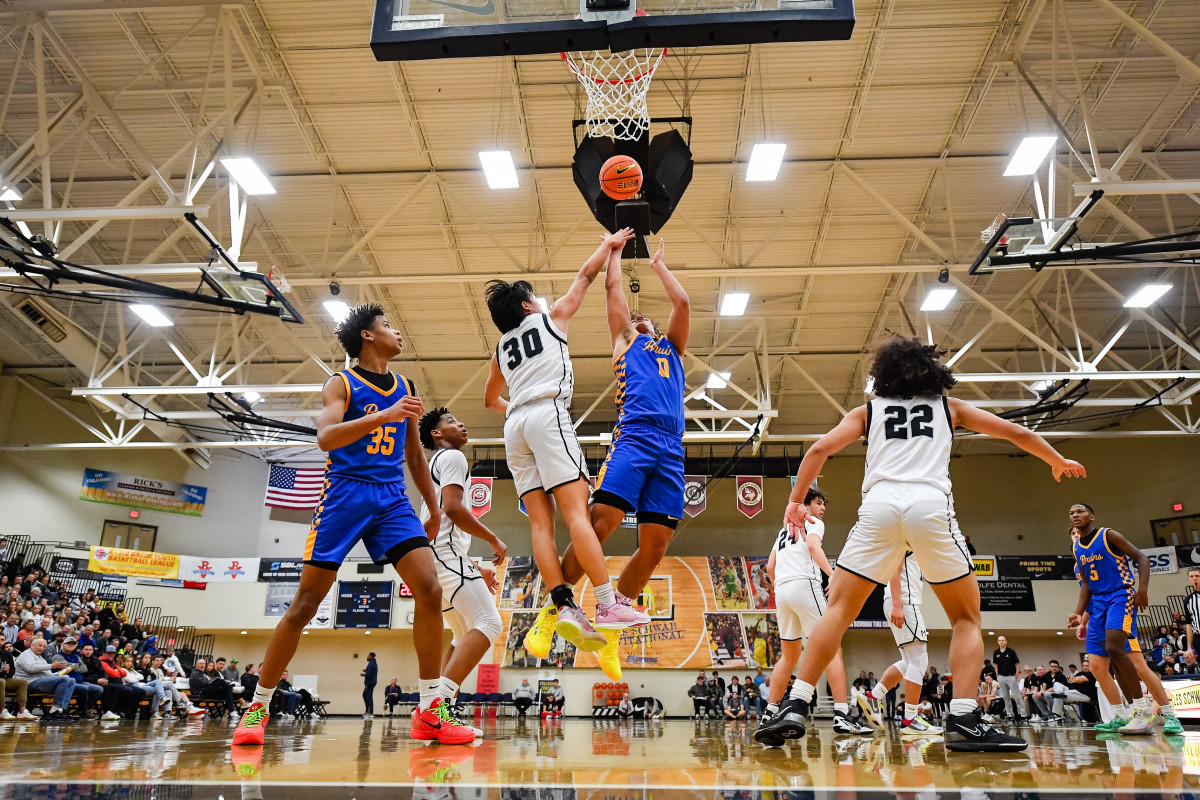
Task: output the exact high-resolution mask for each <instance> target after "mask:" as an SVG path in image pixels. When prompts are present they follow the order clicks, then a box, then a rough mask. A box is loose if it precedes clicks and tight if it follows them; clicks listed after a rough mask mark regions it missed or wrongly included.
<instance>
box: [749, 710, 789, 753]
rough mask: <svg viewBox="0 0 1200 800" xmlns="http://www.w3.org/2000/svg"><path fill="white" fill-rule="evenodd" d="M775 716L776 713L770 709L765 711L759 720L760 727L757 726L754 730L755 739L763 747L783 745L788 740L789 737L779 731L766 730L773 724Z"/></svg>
mask: <svg viewBox="0 0 1200 800" xmlns="http://www.w3.org/2000/svg"><path fill="white" fill-rule="evenodd" d="M777 713H778V712H777ZM775 716H776V714H772V713H771V712H770V711H765V712H763V715H762V717H761V718H760V719H759V720H758V728H756V729H755V731H754V741H756V742H758V743H759V744H761V745H762V746H763V747H767V748H773V747H783V745H784V743H785V742H786V741H787V739H784V738H783V736H781V735H779V734H778V733H772V732H771V731H770V730H764V729H766V728H767V726H768V725H770V724H771V720H772V719H774V718H775Z"/></svg>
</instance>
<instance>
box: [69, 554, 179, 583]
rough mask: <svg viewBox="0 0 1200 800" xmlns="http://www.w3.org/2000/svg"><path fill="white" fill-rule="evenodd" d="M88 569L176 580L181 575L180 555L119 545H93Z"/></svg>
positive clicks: (136, 576) (138, 576) (105, 573)
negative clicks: (125, 547) (128, 548)
mask: <svg viewBox="0 0 1200 800" xmlns="http://www.w3.org/2000/svg"><path fill="white" fill-rule="evenodd" d="M88 569H89V570H91V571H92V572H99V573H101V574H102V575H125V576H128V577H131V578H167V579H168V580H174V579H176V578H178V577H179V556H176V555H171V554H170V553H151V552H148V551H146V550H122V549H121V548H117V547H92V548H91V549H90V551H89V555H88Z"/></svg>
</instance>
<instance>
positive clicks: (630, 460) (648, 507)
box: [525, 241, 691, 680]
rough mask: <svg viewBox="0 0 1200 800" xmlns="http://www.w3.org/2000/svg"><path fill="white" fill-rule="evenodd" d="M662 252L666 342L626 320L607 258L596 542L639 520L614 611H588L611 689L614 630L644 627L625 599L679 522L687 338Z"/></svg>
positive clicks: (544, 634) (615, 255)
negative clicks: (631, 517) (608, 372)
mask: <svg viewBox="0 0 1200 800" xmlns="http://www.w3.org/2000/svg"><path fill="white" fill-rule="evenodd" d="M665 250H666V245H665V243H663V242H661V241H660V242H659V244H658V250H657V252H655V254H654V257H653V258H652V259H651V260H650V269H652V270H653V271H654V274H655V275H657V276H658V279H659V280H660V281H662V285H663V288H664V289H665V290H666V293H667V299H668V300H669V301H670V302H671V315H670V317H668V319H667V330H666V333H663V332H662V331H660V330H659V329H658V325H656V324H655V323H654V321H653V320H652V319H650V318H649V317H647V316H645V315H644V314H640V313H639V314H631V313H630V311H629V304H628V303H627V302H626V300H625V290H624V288H623V287H622V280H621V278H622V276H621V251H620V250H613V251H612V253H611V254H610V255H609V259H608V270H607V272H606V273H605V276H604V293H605V298H606V300H607V313H608V332H609V337H610V338H611V340H612V346H613V372H614V373H615V374H616V377H617V426H616V428H615V429H614V430H613V434H612V446H611V447H609V450H608V457H607V458H606V459H605V460H604V465H603V466H602V467H601V468H600V474H599V475H598V476H597V478H596V491H595V493H594V494H593V496H592V509H591V520H592V527H593V528H594V529H595V531H596V535H597V536H598V537H599V538H600V541H604V540H605V539H606V538H607V537H608V536H609V535H610V534H611V533H612V532H613V531H614V530H616V529H617V527H618V526H619V525H620V524H621V520H622V519H624V517H625V515H626V514H627V513H630V512H636V513H637V520H638V549H637V550H636V551H635V552H634V554H633V555H632V556H631V557H630V559H629V562H628V563H627V564H626V565H625V568H624V569H623V570H621V577H620V579H619V581H618V582H617V593H616V599H617V605H616V607H610V608H608V609H604V610H597V612H596V627H597V628H600V629H601V630H605V629H607V632H606V634H605V635H606V638H607V639H608V642H607V644H606V645H605V647H604V648H603V649H602V650H600V652H599V653H598V654H597V659H598V660H599V662H600V668H601V669H603V670H604V674H605V675H607V676H608V677H609V678H610V679H611V680H620V679H621V661H620V656H619V654H618V652H617V642H618V638H619V633H618V631H619V629H621V628H625V627H628V626H630V625H645V624H646V623H648V622H649V621H650V618H649V617H647V616H646V615H645V614H642V613H640V612H638V611H635V610H634V609H633V600H634V599H635V598H636V597H637V596H638V595H639V594H640V593H641V592H642V590H643V589H644V588H645V586H646V584H647V583H648V582H649V581H650V576H651V575H652V574H653V572H654V570H655V568H657V567H658V565H659V562H661V561H662V559H663V556H664V555H665V554H666V552H667V545H668V544H670V542H671V537H672V536H673V535H674V533H675V527H676V526H677V525H678V524H679V520H680V519H681V518H682V517H683V473H684V469H683V427H684V421H683V395H684V381H683V378H684V374H683V373H684V370H683V362H682V361H681V360H680V357H681V356H682V355H683V353H684V351H685V349H686V348H687V339H688V331H689V330H690V329H691V304H690V302H689V300H688V295H687V292H685V291H684V290H683V286H681V285H680V283H679V281H678V280H677V279H676V278H675V276H674V275H672V274H671V271H670V270H669V269H667V265H666V261H665ZM576 553H577V550H576V549H575V546H574V543H572V545H571V546H570V547H568V548H567V552H566V553H565V554H564V556H563V561H562V574H563V579H564V580H565V581H567V583H568V584H572V585H573V584H574V583H575V582H576V581H578V580H579V579H580V578H582V577H583V568H582V567H581V566H580V563H579V559H578V558H577V555H576ZM553 614H554V609H553V608H551V607H549V606H547V607H546V608H543V609H542V610H541V611H540V612H539V614H538V619H537V622H536V623H535V624H534V627H533V628H532V629H531V630H530V632H529V634H528V636H526V639H525V647H526V649H527V650H528V651H529V652H531V653H534V654H535V655H538V656H539V657H541V658H544V656H542V655H540V654H541V653H543V652H548V651H549V649H550V644H551V641H552V639H553V634H554V625H553V621H552V619H553Z"/></svg>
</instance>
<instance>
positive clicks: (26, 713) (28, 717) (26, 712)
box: [13, 708, 37, 720]
mask: <svg viewBox="0 0 1200 800" xmlns="http://www.w3.org/2000/svg"><path fill="white" fill-rule="evenodd" d="M13 719H23V720H31V719H37V717H35V716H34V715H33V714H30V713H29V709H28V708H27V709H25V710H24V711H22V712H21V713H20V714H17V716H15V717H13Z"/></svg>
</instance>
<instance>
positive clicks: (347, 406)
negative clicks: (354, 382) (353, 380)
mask: <svg viewBox="0 0 1200 800" xmlns="http://www.w3.org/2000/svg"><path fill="white" fill-rule="evenodd" d="M334 374H335V375H337V376H338V377H339V378H341V379H342V383H343V384H345V386H346V403H345V404H344V405H343V406H342V413H343V414H345V413H346V412H347V411H349V410H350V379H349V378H347V377H346V375H345V373H342V372H336V373H334Z"/></svg>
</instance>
